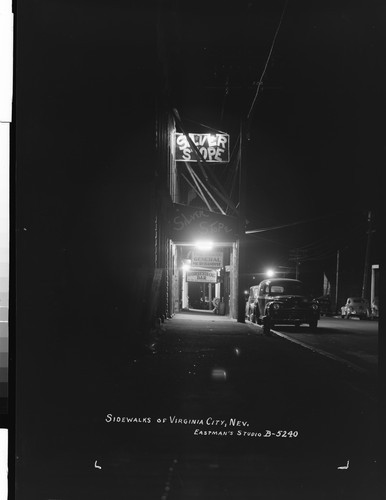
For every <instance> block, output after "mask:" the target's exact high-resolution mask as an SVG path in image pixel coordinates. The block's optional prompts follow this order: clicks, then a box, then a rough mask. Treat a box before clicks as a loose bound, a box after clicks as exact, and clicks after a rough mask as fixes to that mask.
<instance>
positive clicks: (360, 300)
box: [351, 298, 365, 304]
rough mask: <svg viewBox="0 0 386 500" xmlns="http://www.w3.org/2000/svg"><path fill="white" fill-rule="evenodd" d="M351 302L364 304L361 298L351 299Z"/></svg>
mask: <svg viewBox="0 0 386 500" xmlns="http://www.w3.org/2000/svg"><path fill="white" fill-rule="evenodd" d="M351 302H353V303H354V304H364V303H365V300H364V299H361V298H355V299H351Z"/></svg>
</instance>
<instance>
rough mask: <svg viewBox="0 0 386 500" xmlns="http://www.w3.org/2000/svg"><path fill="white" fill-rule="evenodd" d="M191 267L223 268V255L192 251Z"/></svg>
mask: <svg viewBox="0 0 386 500" xmlns="http://www.w3.org/2000/svg"><path fill="white" fill-rule="evenodd" d="M192 267H204V268H207V269H220V267H223V253H222V252H205V251H203V252H200V251H199V250H194V251H193V252H192Z"/></svg>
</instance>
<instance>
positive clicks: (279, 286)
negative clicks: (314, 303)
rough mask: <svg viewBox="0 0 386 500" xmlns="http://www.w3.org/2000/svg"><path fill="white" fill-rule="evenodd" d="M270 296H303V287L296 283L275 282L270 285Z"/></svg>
mask: <svg viewBox="0 0 386 500" xmlns="http://www.w3.org/2000/svg"><path fill="white" fill-rule="evenodd" d="M269 294H270V295H305V290H304V286H303V284H302V283H297V282H296V281H277V282H275V283H271V284H270V290H269Z"/></svg>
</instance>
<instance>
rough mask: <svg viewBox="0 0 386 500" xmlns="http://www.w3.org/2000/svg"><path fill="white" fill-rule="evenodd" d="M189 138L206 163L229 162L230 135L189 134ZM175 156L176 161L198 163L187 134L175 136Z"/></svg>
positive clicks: (176, 134)
mask: <svg viewBox="0 0 386 500" xmlns="http://www.w3.org/2000/svg"><path fill="white" fill-rule="evenodd" d="M189 138H190V139H191V141H192V142H193V144H195V145H196V146H197V149H198V151H199V152H200V154H201V156H202V157H203V159H204V160H205V161H206V162H209V163H227V162H229V135H228V134H189ZM174 146H175V147H174V150H175V151H174V156H175V160H176V161H198V160H197V155H196V153H195V152H194V151H193V149H192V146H191V144H190V143H189V141H188V138H187V137H186V135H185V134H180V133H178V132H177V133H175V134H174Z"/></svg>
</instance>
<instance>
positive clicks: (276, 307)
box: [272, 303, 280, 311]
mask: <svg viewBox="0 0 386 500" xmlns="http://www.w3.org/2000/svg"><path fill="white" fill-rule="evenodd" d="M272 307H273V308H274V309H276V311H277V310H278V309H280V304H277V303H275V304H273V306H272Z"/></svg>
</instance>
